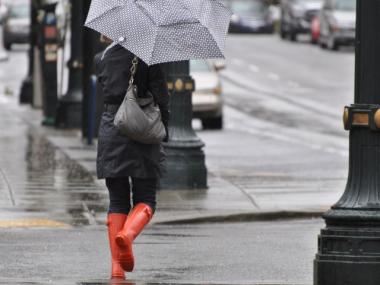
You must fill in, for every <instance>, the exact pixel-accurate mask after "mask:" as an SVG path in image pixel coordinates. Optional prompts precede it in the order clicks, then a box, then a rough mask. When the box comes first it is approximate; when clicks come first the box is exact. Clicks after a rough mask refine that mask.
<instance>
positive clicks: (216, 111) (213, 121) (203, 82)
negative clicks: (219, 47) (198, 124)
mask: <svg viewBox="0 0 380 285" xmlns="http://www.w3.org/2000/svg"><path fill="white" fill-rule="evenodd" d="M223 68H224V63H223V62H214V63H212V62H209V61H205V60H191V61H190V73H191V76H192V77H193V79H194V80H195V88H196V89H195V92H194V93H193V98H192V100H193V117H194V118H199V119H201V121H202V126H203V128H204V129H222V128H223V98H222V84H221V80H220V77H219V74H218V71H219V70H221V69H223Z"/></svg>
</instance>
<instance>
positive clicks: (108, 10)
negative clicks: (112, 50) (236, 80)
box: [85, 0, 232, 65]
mask: <svg viewBox="0 0 380 285" xmlns="http://www.w3.org/2000/svg"><path fill="white" fill-rule="evenodd" d="M231 15H232V13H231V11H230V10H229V9H227V8H226V7H225V6H224V5H223V4H222V3H221V2H219V1H218V0H92V2H91V6H90V11H89V14H88V16H87V19H86V24H85V25H86V26H87V27H89V28H91V29H94V30H96V31H98V32H99V33H101V34H103V35H105V36H107V37H108V38H110V39H112V40H113V41H114V42H117V43H118V44H120V45H122V46H123V47H124V48H126V49H128V50H130V51H131V52H133V53H134V54H135V55H137V56H138V57H139V58H140V59H142V60H143V61H144V62H145V63H147V64H148V65H152V64H157V63H163V62H171V61H180V60H190V59H207V58H224V47H225V41H226V35H227V32H228V26H229V23H230V18H231Z"/></svg>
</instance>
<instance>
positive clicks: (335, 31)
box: [319, 0, 356, 50]
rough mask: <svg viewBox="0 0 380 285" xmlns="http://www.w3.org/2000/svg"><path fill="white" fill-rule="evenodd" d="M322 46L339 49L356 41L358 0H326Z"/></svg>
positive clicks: (321, 19) (322, 13) (322, 20)
mask: <svg viewBox="0 0 380 285" xmlns="http://www.w3.org/2000/svg"><path fill="white" fill-rule="evenodd" d="M320 21H321V36H320V39H319V43H320V45H321V47H322V48H326V47H327V48H329V49H331V50H338V49H339V46H342V45H353V44H354V43H355V29H356V0H325V2H324V5H323V8H322V11H321V15H320Z"/></svg>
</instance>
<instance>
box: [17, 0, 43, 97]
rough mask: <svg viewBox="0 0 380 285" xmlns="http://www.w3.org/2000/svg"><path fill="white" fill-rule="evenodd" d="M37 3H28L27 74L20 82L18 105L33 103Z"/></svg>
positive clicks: (34, 0) (34, 1)
mask: <svg viewBox="0 0 380 285" xmlns="http://www.w3.org/2000/svg"><path fill="white" fill-rule="evenodd" d="M38 7H39V1H36V0H33V1H31V2H30V23H31V24H30V35H29V38H30V40H29V51H28V74H27V75H26V77H25V79H24V80H23V81H22V84H21V90H20V103H21V104H32V103H33V68H34V49H35V46H36V45H37V35H36V34H37V29H38V24H37V8H38Z"/></svg>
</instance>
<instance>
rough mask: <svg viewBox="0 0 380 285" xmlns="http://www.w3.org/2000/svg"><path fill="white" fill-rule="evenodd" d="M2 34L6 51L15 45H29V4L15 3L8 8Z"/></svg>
mask: <svg viewBox="0 0 380 285" xmlns="http://www.w3.org/2000/svg"><path fill="white" fill-rule="evenodd" d="M3 32H4V35H3V41H4V47H5V49H7V50H10V49H11V47H12V44H15V43H19V44H24V43H29V35H30V4H28V3H24V2H16V3H14V4H11V5H10V6H9V8H8V13H7V16H6V18H5V20H4V29H3Z"/></svg>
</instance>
